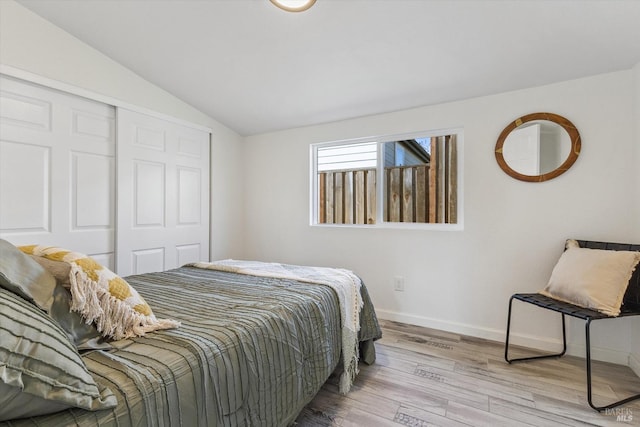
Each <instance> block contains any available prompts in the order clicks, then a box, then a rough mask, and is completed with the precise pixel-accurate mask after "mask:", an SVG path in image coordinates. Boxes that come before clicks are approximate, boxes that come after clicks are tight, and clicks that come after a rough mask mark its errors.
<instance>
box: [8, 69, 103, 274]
mask: <svg viewBox="0 0 640 427" xmlns="http://www.w3.org/2000/svg"><path fill="white" fill-rule="evenodd" d="M115 136H116V135H115V109H114V108H113V107H111V106H108V105H104V104H101V103H98V102H95V101H90V100H88V99H85V98H81V97H77V96H74V95H70V94H67V93H63V92H59V91H56V90H53V89H49V88H46V87H43V86H39V85H35V84H31V83H28V82H25V81H22V80H18V79H13V78H9V77H6V76H0V237H2V238H3V239H6V240H8V241H10V242H11V243H13V244H15V245H27V244H44V245H51V246H59V247H63V248H67V249H70V250H74V251H78V252H83V253H86V254H89V255H91V256H93V257H95V258H96V260H97V261H98V262H100V263H102V264H104V265H106V266H108V267H110V268H113V267H114V253H113V252H114V235H115V233H114V225H115V209H114V206H115Z"/></svg>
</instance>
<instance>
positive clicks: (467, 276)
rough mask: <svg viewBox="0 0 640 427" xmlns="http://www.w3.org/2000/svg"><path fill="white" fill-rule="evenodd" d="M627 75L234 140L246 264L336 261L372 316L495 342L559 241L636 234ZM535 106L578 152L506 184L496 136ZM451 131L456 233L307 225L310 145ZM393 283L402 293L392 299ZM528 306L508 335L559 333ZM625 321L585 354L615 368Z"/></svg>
mask: <svg viewBox="0 0 640 427" xmlns="http://www.w3.org/2000/svg"><path fill="white" fill-rule="evenodd" d="M633 78H634V75H633V72H632V71H623V72H616V73H611V74H605V75H600V76H596V77H591V78H585V79H580V80H574V81H568V82H563V83H559V84H554V85H549V86H544V87H539V88H533V89H528V90H520V91H515V92H510V93H504V94H500V95H495V96H487V97H482V98H477V99H471V100H466V101H461V102H455V103H448V104H442V105H436V106H429V107H423V108H417V109H412V110H407V111H401V112H395V113H390V114H382V115H378V116H373V117H365V118H359V119H355V120H348V121H342V122H336V123H329V124H326V125H321V126H314V127H308V128H299V129H291V130H287V131H283V132H277V133H270V134H264V135H257V136H253V137H249V138H246V141H247V144H246V146H245V156H246V157H247V161H246V166H247V167H246V178H245V180H246V187H245V191H246V198H245V203H246V205H245V216H246V222H245V227H246V230H245V233H246V234H245V236H246V253H245V256H246V257H247V258H255V259H263V260H277V261H282V262H290V263H300V264H315V265H326V266H341V267H346V268H349V269H352V270H354V271H355V272H356V273H357V274H359V275H360V276H361V277H362V278H363V279H364V282H365V283H366V284H367V286H368V288H369V290H370V292H371V295H372V298H373V301H374V303H375V305H376V309H377V311H378V313H379V315H380V317H385V318H390V319H397V320H401V321H405V322H409V323H414V324H419V325H424V326H433V327H437V328H442V329H447V330H451V331H458V332H462V333H466V334H471V335H476V336H482V337H487V338H491V339H495V340H500V341H502V340H503V339H504V329H505V326H506V325H505V323H506V314H507V302H508V298H509V296H510V295H511V294H512V293H514V292H526V291H531V292H532V291H537V290H539V289H541V288H542V287H543V286H544V285H545V284H546V281H547V279H548V277H549V275H550V272H551V269H552V268H553V266H554V264H555V262H556V260H557V258H558V257H559V255H560V254H561V252H562V249H563V243H564V241H565V239H566V238H569V237H573V238H583V239H593V240H612V241H626V240H628V239H629V234H630V231H631V230H633V229H634V227H636V226H637V215H634V212H633V210H632V208H633V206H634V205H633V203H634V202H633V200H632V199H633V198H632V197H629V195H630V194H634V193H635V194H637V190H636V186H635V185H634V183H635V182H637V166H636V163H635V162H634V159H633V157H631V155H630V153H632V151H633V139H632V137H633V133H634V129H633V127H634V125H633V121H632V118H633V116H632V105H633V94H632V93H633V92H632V91H631V90H630V88H631V87H632V85H633ZM538 111H549V112H554V113H557V114H560V115H563V116H565V117H567V118H568V119H569V120H571V121H572V122H573V123H574V124H575V125H576V126H577V127H578V129H579V131H580V133H581V135H582V141H583V150H582V153H581V155H580V157H579V159H578V160H577V162H576V164H575V165H574V167H573V168H572V169H571V170H570V171H569V172H567V173H565V174H564V175H562V176H560V177H558V178H556V179H554V180H552V181H549V182H545V183H525V182H521V181H516V180H514V179H512V178H510V177H509V176H507V175H506V174H504V173H503V172H502V171H501V170H500V169H499V167H498V165H497V164H496V162H495V159H494V153H493V150H494V146H495V143H496V139H497V137H498V135H499V133H500V132H501V131H502V129H503V128H504V127H505V126H506V125H507V124H508V123H509V122H510V121H512V120H514V119H516V118H517V117H519V116H522V115H524V114H527V113H532V112H538ZM455 127H463V128H464V146H465V147H464V158H465V163H464V206H465V212H464V219H465V226H464V231H457V232H456V231H452V232H448V231H424V230H389V229H362V228H361V229H356V228H321V227H311V226H309V224H308V222H309V144H311V143H316V142H323V141H331V140H338V139H347V138H356V137H363V136H370V135H388V134H395V133H404V132H413V131H420V130H430V129H442V128H455ZM396 275H401V276H404V277H405V288H406V290H405V292H395V291H393V288H392V279H393V277H394V276H396ZM534 310H535V309H533V308H532V309H527V310H523V311H522V313H524V314H523V315H522V316H521V319H520V321H516V323H515V324H514V327H515V328H517V329H518V330H520V331H521V333H526V334H531V335H534V336H535V337H537V338H540V339H541V340H544V339H543V338H542V337H544V336H545V334H548V332H549V330H550V329H551V330H554V331H555V332H556V333H555V334H552V335H554V336H555V337H557V336H559V334H558V333H557V331H558V327H555V325H556V323H553V322H552V319H551V317H552V316H548V314H549V313H548V312H547V313H545V316H544V317H541V316H539V315H538V313H539V312H534ZM525 318H526V319H525ZM553 320H555V319H553ZM634 320H637V319H634ZM626 321H627V319H624V320H621V321H620V322H626ZM628 325H629V323H627V326H628ZM634 325H636V327H637V323H635V324H634ZM570 326H572V334H571V337H572V338H571V342H572V347H571V348H570V350H571V351H573V352H578V353H580V354H583V353H582V350H583V347H582V346H583V345H584V341H583V335H584V332H583V329H582V328H583V325H582V323H581V322H580V323H573V322H572V324H571V325H570ZM627 326H624V325H622V323H619V324H618V325H602V327H600V326H599V325H596V328H594V330H595V331H596V334H597V335H598V337H596V338H595V339H594V341H593V344H594V346H596V347H598V348H600V349H599V350H598V351H596V352H595V353H594V354H595V355H596V356H598V357H599V358H605V359H607V360H612V361H616V362H618V363H625V364H626V363H627V362H628V355H629V353H630V351H631V348H630V344H629V342H628V336H627V335H626V334H625V333H623V332H621V331H626V327H627ZM629 327H630V326H629ZM599 331H602V332H599ZM535 337H534V338H535ZM537 344H542V342H538V343H537ZM605 348H608V349H613V351H610V350H605Z"/></svg>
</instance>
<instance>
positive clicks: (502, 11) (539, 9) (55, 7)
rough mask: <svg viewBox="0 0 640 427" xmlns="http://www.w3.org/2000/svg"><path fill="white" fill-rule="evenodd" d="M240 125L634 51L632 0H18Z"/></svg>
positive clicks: (625, 58) (431, 97)
mask: <svg viewBox="0 0 640 427" xmlns="http://www.w3.org/2000/svg"><path fill="white" fill-rule="evenodd" d="M19 3H21V4H22V5H24V6H26V7H27V8H29V9H31V10H32V11H34V12H35V13H37V14H39V15H41V16H42V17H44V18H45V19H47V20H49V21H51V22H52V23H54V24H56V25H57V26H59V27H61V28H63V29H64V30H66V31H68V32H69V33H71V34H73V35H74V36H76V37H77V38H79V39H81V40H83V41H84V42H86V43H87V44H89V45H90V46H92V47H94V48H95V49H97V50H99V51H101V52H103V53H104V54H105V55H107V56H109V57H111V58H112V59H114V60H115V61H117V62H119V63H121V64H123V65H124V66H126V67H128V68H129V69H131V70H133V71H134V72H136V73H137V74H139V75H140V76H142V77H143V78H145V79H146V80H149V81H151V82H153V83H155V84H156V85H158V86H160V87H162V88H163V89H165V90H167V91H168V92H170V93H172V94H173V95H175V96H177V97H178V98H180V99H182V100H184V101H185V102H187V103H189V104H191V105H193V106H194V107H196V108H198V109H199V110H201V111H202V112H204V113H206V114H208V115H209V116H211V117H213V118H215V119H217V120H218V121H219V122H221V123H223V124H225V125H226V126H228V127H230V128H231V129H234V130H235V131H237V132H238V133H240V134H241V135H252V134H258V133H264V132H269V131H274V130H279V129H286V128H292V127H298V126H306V125H312V124H318V123H323V122H329V121H337V120H343V119H348V118H353V117H358V116H364V115H370V114H376V113H383V112H389V111H397V110H402V109H407V108H412V107H417V106H422V105H431V104H438V103H443V102H448V101H454V100H460V99H467V98H472V97H476V96H482V95H488V94H494V93H500V92H505V91H509V90H515V89H521V88H526V87H534V86H539V85H544V84H548V83H553V82H558V81H564V80H569V79H575V78H580V77H585V76H590V75H595V74H600V73H605V72H610V71H616V70H623V69H630V68H632V67H633V66H634V65H635V64H637V63H639V62H640V24H638V23H639V22H640V1H636V0H589V1H587V0H582V1H580V0H568V1H567V0H555V1H550V0H549V1H545V0H533V1H532V0H521V1H515V0H514V1H508V0H448V1H444V0H441V1H437V0H317V2H316V4H315V6H313V7H312V8H311V9H310V10H308V11H306V12H301V13H289V12H284V11H282V10H279V9H277V8H276V7H274V6H273V5H272V4H271V3H270V2H269V1H268V0H90V1H87V0H19Z"/></svg>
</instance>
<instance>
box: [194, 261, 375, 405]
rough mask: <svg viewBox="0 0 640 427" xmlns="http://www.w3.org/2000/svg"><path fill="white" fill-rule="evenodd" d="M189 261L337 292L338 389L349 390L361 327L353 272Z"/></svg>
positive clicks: (357, 285) (355, 372)
mask: <svg viewBox="0 0 640 427" xmlns="http://www.w3.org/2000/svg"><path fill="white" fill-rule="evenodd" d="M188 265H189V266H192V267H198V268H205V269H210V270H220V271H228V272H231V273H239V274H247V275H251V276H261V277H273V278H279V279H288V280H297V281H299V282H305V283H318V284H321V285H326V286H329V287H331V288H332V289H333V290H334V291H335V292H336V294H337V295H338V302H339V304H340V317H341V321H342V360H343V364H344V372H343V373H342V376H341V377H340V393H342V394H346V393H348V392H349V390H350V389H351V385H352V384H353V380H354V379H355V377H356V375H357V373H358V352H359V351H358V331H359V330H360V310H361V309H362V306H363V302H362V296H361V295H360V285H361V282H360V279H359V278H358V276H356V275H355V274H353V272H351V271H349V270H345V269H341V268H326V267H307V266H298V265H288V264H279V263H272V262H260V261H239V260H232V259H227V260H222V261H215V262H196V263H192V264H188Z"/></svg>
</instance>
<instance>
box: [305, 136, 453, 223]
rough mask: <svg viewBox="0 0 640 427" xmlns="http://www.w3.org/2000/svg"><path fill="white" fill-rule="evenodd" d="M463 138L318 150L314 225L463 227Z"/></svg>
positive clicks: (402, 139)
mask: <svg viewBox="0 0 640 427" xmlns="http://www.w3.org/2000/svg"><path fill="white" fill-rule="evenodd" d="M461 137H462V132H461V131H447V132H436V133H427V132H424V133H421V134H418V135H410V136H406V135H404V136H395V137H394V136H391V137H385V138H379V139H363V140H354V141H340V142H330V143H323V144H315V145H312V146H311V158H312V168H311V170H312V180H311V181H312V191H311V198H312V200H311V205H312V224H340V225H344V224H351V225H354V224H355V225H384V224H387V225H389V224H400V223H413V224H447V225H449V226H451V225H456V226H457V225H459V224H460V212H461V203H460V202H461V200H460V196H459V194H460V188H459V185H458V184H459V182H460V178H459V177H460V151H461V150H460V145H461ZM458 228H459V227H458Z"/></svg>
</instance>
